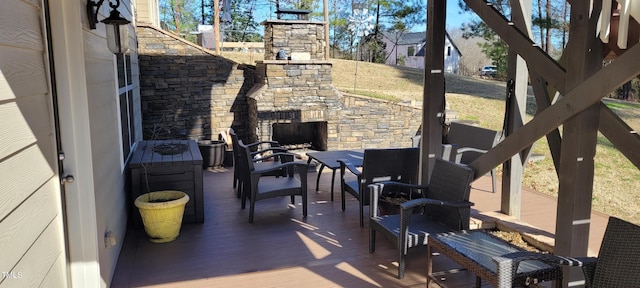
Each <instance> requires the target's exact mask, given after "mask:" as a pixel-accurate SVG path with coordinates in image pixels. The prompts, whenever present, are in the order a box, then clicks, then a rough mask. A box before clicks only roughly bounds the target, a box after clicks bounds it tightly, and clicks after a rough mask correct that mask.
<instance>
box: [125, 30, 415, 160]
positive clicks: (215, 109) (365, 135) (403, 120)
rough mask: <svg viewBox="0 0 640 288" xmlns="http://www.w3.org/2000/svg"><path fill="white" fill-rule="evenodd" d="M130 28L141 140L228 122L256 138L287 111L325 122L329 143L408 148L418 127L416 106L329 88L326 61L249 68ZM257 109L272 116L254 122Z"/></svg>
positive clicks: (185, 134) (190, 135) (199, 133)
mask: <svg viewBox="0 0 640 288" xmlns="http://www.w3.org/2000/svg"><path fill="white" fill-rule="evenodd" d="M137 33H138V45H139V53H140V56H139V57H140V83H141V94H142V110H143V130H144V132H145V139H203V138H204V139H210V137H212V135H213V138H216V135H217V134H218V133H219V132H221V131H222V130H225V129H226V128H229V127H232V128H234V130H236V132H238V135H239V136H240V137H241V139H249V140H251V139H252V138H253V140H256V139H258V138H259V135H260V133H261V131H268V129H270V127H269V125H270V124H272V123H274V122H275V121H276V120H273V119H281V118H287V117H289V118H291V119H292V120H278V121H281V122H282V121H299V122H308V121H327V123H328V132H329V133H328V139H327V140H328V147H329V149H361V148H386V147H409V146H410V145H411V137H412V136H414V135H415V133H416V131H417V130H418V128H419V126H420V122H421V117H422V109H420V108H416V107H412V106H409V105H403V104H399V103H395V102H391V101H386V100H379V99H373V98H369V97H363V96H355V95H348V94H343V93H341V92H340V91H337V90H336V89H335V88H333V86H332V85H331V67H332V65H331V62H330V61H284V62H282V61H269V60H266V61H263V62H261V63H258V65H257V66H256V67H255V70H254V68H253V67H251V66H244V65H239V64H237V63H235V62H233V61H231V60H228V59H225V58H222V57H218V56H216V55H213V54H211V53H210V52H208V51H207V50H205V49H203V48H201V47H199V46H197V45H194V44H192V43H189V42H186V41H184V40H182V39H180V38H179V37H178V36H176V35H174V34H172V33H170V32H166V31H162V30H159V29H157V28H154V27H151V26H139V27H138V28H137ZM282 63H286V65H280V64H282ZM271 65H273V67H271ZM267 67H268V68H267ZM256 74H257V75H256ZM254 84H255V85H254ZM249 90H251V91H250V92H249ZM246 95H251V97H250V98H248V97H247V96H246ZM269 99H272V100H271V102H269ZM275 104H278V105H280V106H278V107H276V106H275ZM258 107H260V112H259V111H258ZM258 115H260V116H261V117H272V118H273V119H272V120H271V122H269V121H266V122H264V123H262V125H261V126H260V127H259V126H258V121H257V117H258ZM153 131H155V133H152V132H153ZM151 134H155V135H151Z"/></svg>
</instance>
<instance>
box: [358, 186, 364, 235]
mask: <svg viewBox="0 0 640 288" xmlns="http://www.w3.org/2000/svg"><path fill="white" fill-rule="evenodd" d="M361 195H362V194H361ZM360 198H362V197H360ZM358 202H359V203H358V204H359V206H360V228H362V227H364V216H363V214H364V205H363V204H362V199H359V200H358Z"/></svg>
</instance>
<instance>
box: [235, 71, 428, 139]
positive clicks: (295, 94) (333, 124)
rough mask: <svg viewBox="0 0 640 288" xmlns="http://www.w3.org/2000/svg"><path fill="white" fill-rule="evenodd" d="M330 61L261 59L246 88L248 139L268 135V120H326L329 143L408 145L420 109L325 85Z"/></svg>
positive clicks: (329, 83) (267, 136)
mask: <svg viewBox="0 0 640 288" xmlns="http://www.w3.org/2000/svg"><path fill="white" fill-rule="evenodd" d="M331 67H332V64H331V62H328V61H286V60H283V61H281V60H265V61H263V62H260V63H258V65H257V69H256V70H257V73H258V83H259V84H258V85H257V86H256V87H254V89H252V90H251V91H250V92H249V94H248V108H249V113H248V114H249V117H251V118H250V121H249V123H250V128H249V131H251V132H254V131H255V134H253V136H251V137H250V139H252V140H254V141H255V140H262V141H266V140H271V138H270V137H271V134H270V133H271V125H272V124H273V123H291V122H309V121H326V122H327V130H328V137H327V144H328V148H329V150H332V149H334V150H335V149H362V148H389V147H409V146H411V137H413V136H414V135H415V134H416V132H417V131H418V128H419V127H420V124H421V119H422V118H421V117H422V109H420V108H417V107H413V106H409V105H404V104H399V103H395V102H392V101H385V100H379V99H374V98H370V97H363V96H355V95H345V94H343V93H341V92H340V91H338V90H336V89H335V88H333V86H332V85H331Z"/></svg>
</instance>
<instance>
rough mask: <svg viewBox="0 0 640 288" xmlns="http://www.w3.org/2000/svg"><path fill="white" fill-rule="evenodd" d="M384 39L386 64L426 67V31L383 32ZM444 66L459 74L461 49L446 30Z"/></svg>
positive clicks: (448, 70)
mask: <svg viewBox="0 0 640 288" xmlns="http://www.w3.org/2000/svg"><path fill="white" fill-rule="evenodd" d="M382 36H383V37H382V41H383V42H384V43H385V44H386V48H385V50H386V54H387V60H386V61H385V63H386V64H389V65H401V66H407V67H412V68H419V69H423V68H424V56H425V55H424V48H425V44H426V39H427V34H426V32H409V33H394V32H383V33H382ZM444 41H445V44H444V68H445V72H446V73H453V74H458V71H459V67H460V57H462V54H461V53H460V49H458V47H456V45H455V44H454V43H453V40H452V39H451V36H450V35H449V33H446V32H445V39H444Z"/></svg>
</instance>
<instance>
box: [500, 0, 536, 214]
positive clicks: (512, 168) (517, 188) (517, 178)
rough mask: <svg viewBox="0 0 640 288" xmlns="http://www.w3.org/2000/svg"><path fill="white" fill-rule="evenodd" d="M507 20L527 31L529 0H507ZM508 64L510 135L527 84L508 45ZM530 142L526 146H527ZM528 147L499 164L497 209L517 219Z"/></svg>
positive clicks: (520, 115)
mask: <svg viewBox="0 0 640 288" xmlns="http://www.w3.org/2000/svg"><path fill="white" fill-rule="evenodd" d="M511 8H512V10H511V11H512V12H511V18H512V19H511V21H513V22H514V24H515V25H516V27H518V29H520V31H527V33H528V34H529V35H531V28H530V27H531V0H511ZM508 64H509V67H508V68H507V79H509V82H511V81H513V82H512V83H508V84H507V91H506V93H507V96H508V98H507V105H508V106H507V107H506V110H507V111H505V117H506V119H505V121H506V124H507V125H506V127H504V128H505V131H504V132H505V135H506V136H508V135H511V134H512V133H513V132H514V131H515V130H517V129H519V128H520V127H522V126H523V125H524V120H525V119H524V117H525V115H526V107H527V86H528V84H527V83H528V81H529V73H528V71H527V63H526V62H525V61H524V59H523V58H522V57H520V55H518V54H517V52H516V51H514V50H513V49H509V62H508ZM530 147H531V146H529V148H530ZM529 151H530V149H525V151H524V152H521V153H519V154H516V155H514V156H512V157H511V159H509V160H507V161H506V162H505V163H504V164H503V169H502V171H503V174H502V195H501V197H502V198H501V205H500V210H501V211H502V213H504V214H507V215H511V216H514V217H516V218H517V219H520V206H521V205H520V203H521V198H522V197H521V195H522V172H523V170H524V164H526V163H524V161H526V158H527V155H528V153H529Z"/></svg>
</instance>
